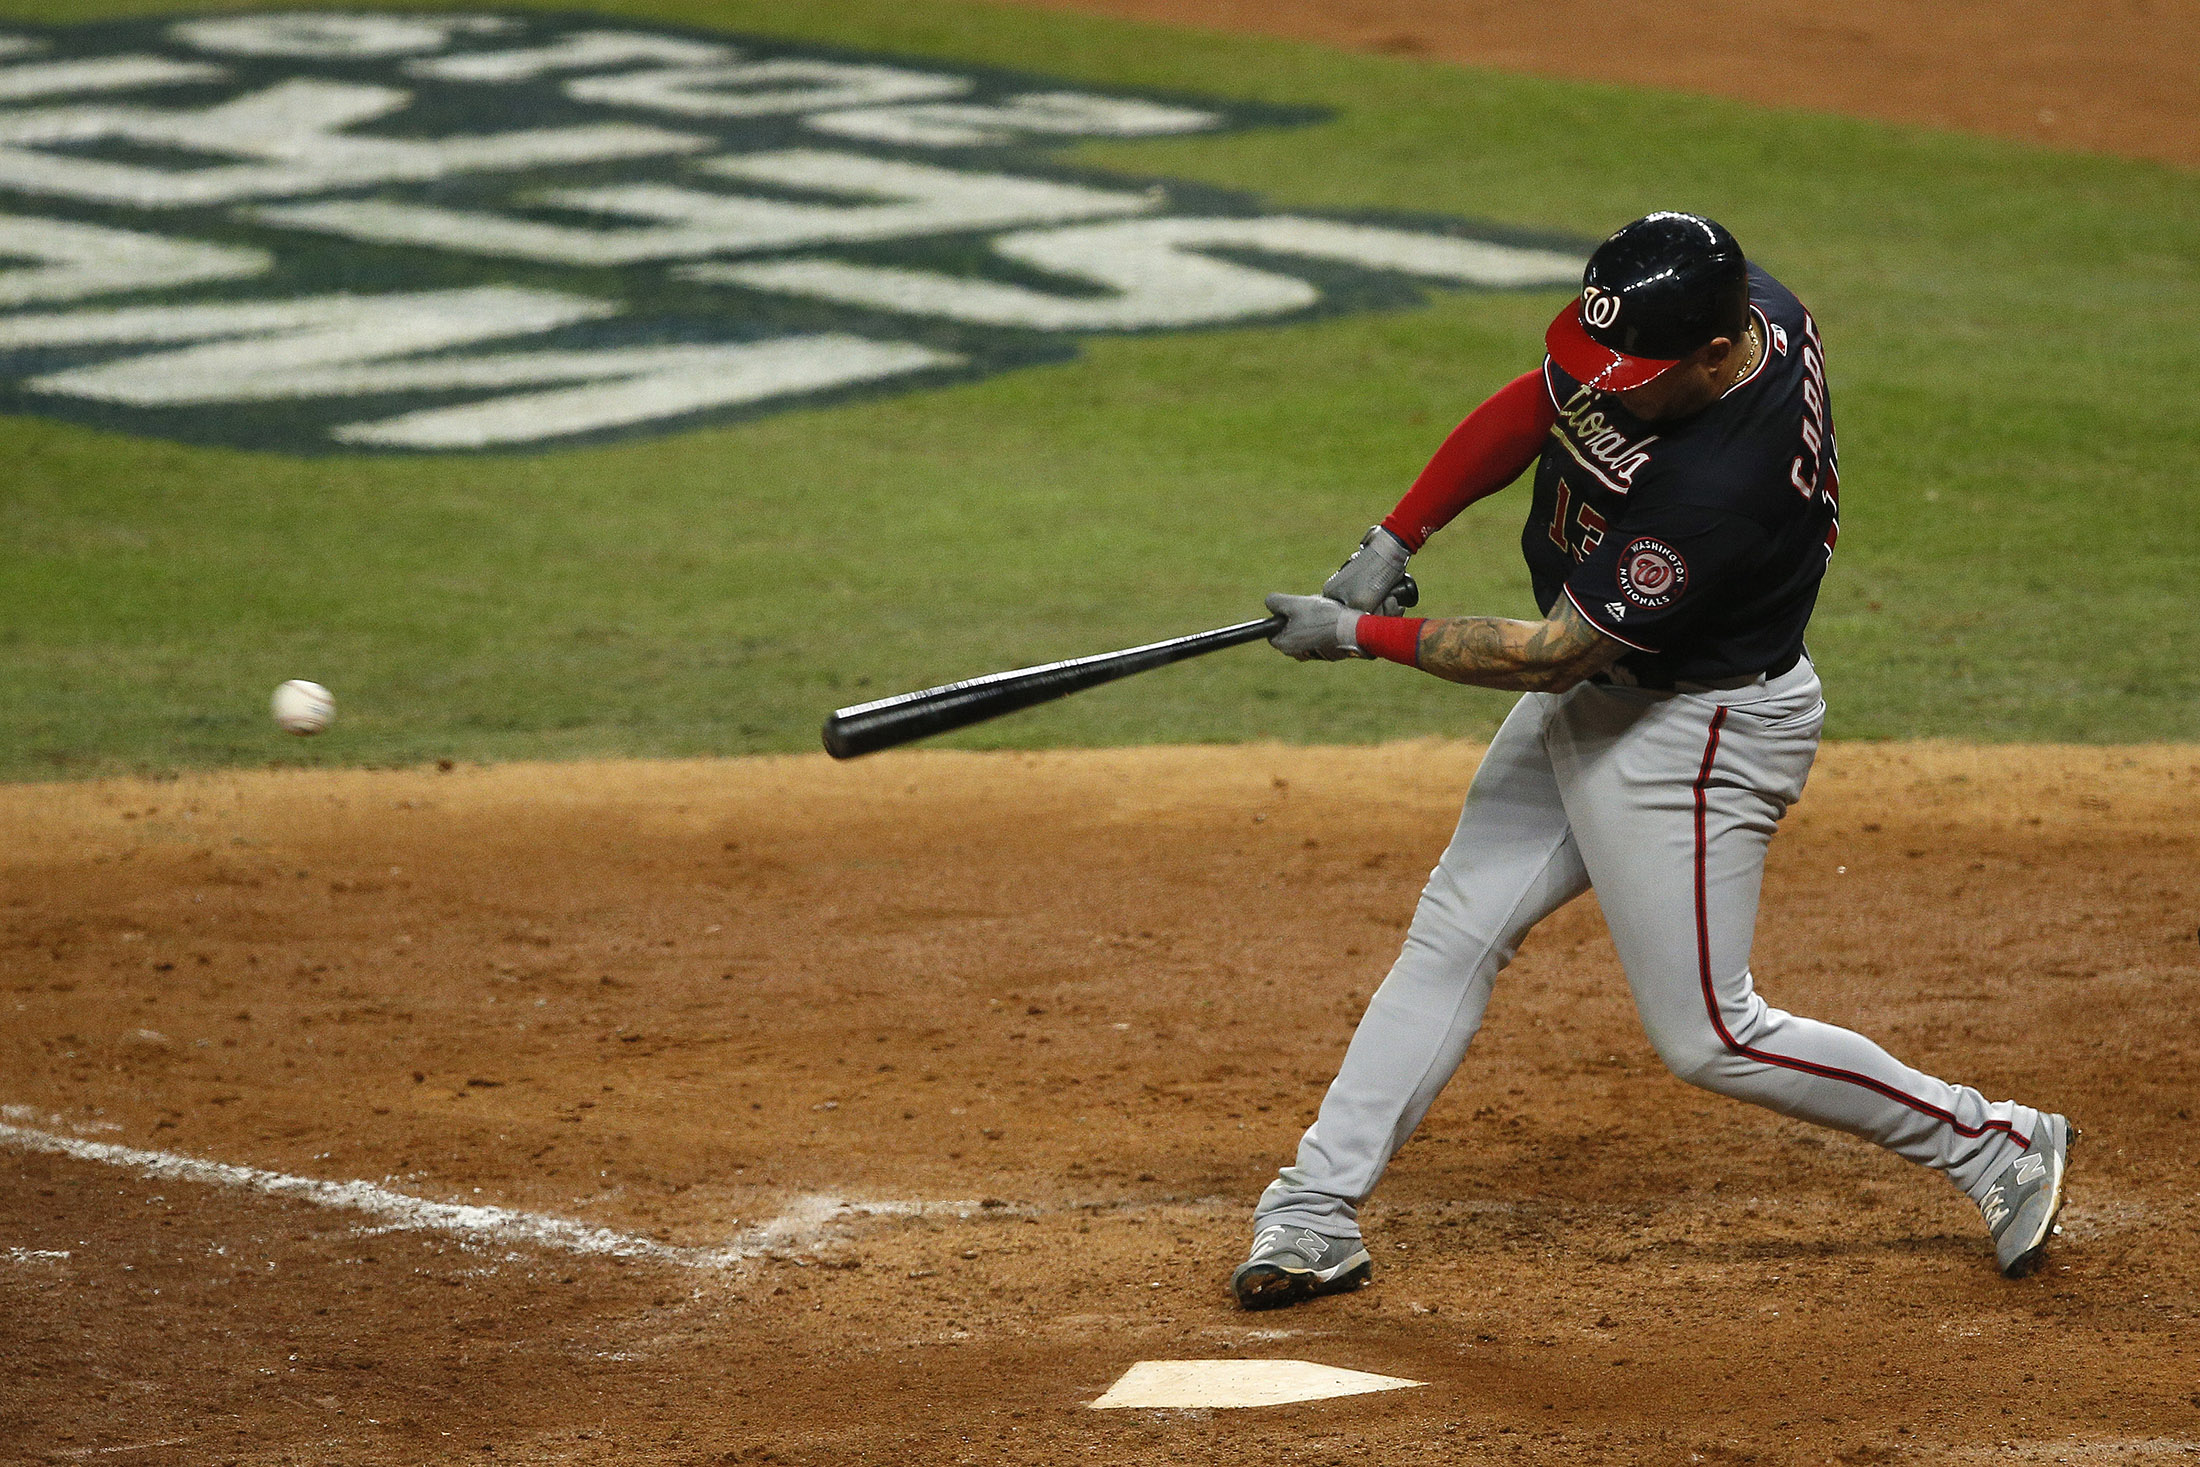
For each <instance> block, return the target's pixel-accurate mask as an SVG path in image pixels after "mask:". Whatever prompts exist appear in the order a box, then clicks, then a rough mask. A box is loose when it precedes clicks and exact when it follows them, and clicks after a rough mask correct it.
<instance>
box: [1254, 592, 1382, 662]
mask: <svg viewBox="0 0 2200 1467" xmlns="http://www.w3.org/2000/svg"><path fill="white" fill-rule="evenodd" d="M1266 605H1267V607H1268V609H1269V610H1270V611H1272V612H1274V613H1275V614H1276V615H1278V616H1282V617H1288V618H1290V620H1289V621H1288V622H1287V623H1286V624H1285V626H1284V628H1283V630H1282V631H1280V632H1277V633H1276V634H1275V635H1274V636H1272V637H1270V638H1269V639H1268V642H1269V645H1270V646H1272V647H1274V648H1275V649H1276V650H1277V651H1278V652H1281V653H1282V654H1283V655H1284V656H1286V657H1296V658H1297V659H1298V660H1299V661H1301V662H1304V661H1306V660H1307V659H1308V658H1312V657H1319V658H1320V659H1321V660H1322V661H1324V662H1342V661H1343V660H1344V659H1345V658H1347V657H1357V656H1359V655H1360V644H1359V643H1358V642H1357V641H1355V640H1353V635H1352V634H1353V632H1354V631H1355V630H1356V629H1357V628H1358V627H1359V625H1360V613H1359V612H1357V611H1354V610H1353V609H1352V608H1351V607H1349V606H1339V605H1338V604H1337V603H1336V602H1334V601H1332V600H1330V599H1329V598H1328V597H1327V596H1289V595H1286V594H1284V593H1283V592H1281V591H1278V592H1276V593H1275V594H1274V595H1272V596H1270V597H1269V598H1268V600H1267V602H1266Z"/></svg>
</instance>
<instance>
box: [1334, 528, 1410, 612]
mask: <svg viewBox="0 0 2200 1467" xmlns="http://www.w3.org/2000/svg"><path fill="white" fill-rule="evenodd" d="M1412 555H1413V552H1412V551H1410V550H1408V549H1406V542H1405V541H1403V540H1401V539H1399V538H1398V537H1397V536H1396V535H1393V534H1391V533H1390V531H1388V530H1386V529H1384V528H1383V527H1382V526H1381V525H1376V526H1374V527H1373V528H1371V529H1370V530H1369V531H1368V532H1367V533H1366V534H1365V535H1362V536H1361V537H1360V548H1359V549H1357V550H1355V551H1353V552H1352V554H1351V555H1349V556H1347V557H1346V558H1345V562H1344V564H1343V565H1340V566H1338V567H1337V573H1336V574H1335V575H1333V576H1331V577H1330V578H1329V579H1328V580H1326V581H1324V582H1322V594H1323V595H1324V596H1327V597H1328V598H1329V599H1330V600H1332V601H1335V602H1339V603H1341V604H1343V605H1345V606H1349V607H1351V608H1352V609H1353V610H1354V611H1377V612H1381V613H1382V614H1383V615H1384V616H1396V615H1397V614H1398V613H1399V612H1401V611H1403V610H1405V609H1406V608H1407V607H1409V606H1411V605H1413V604H1414V603H1415V602H1416V601H1418V600H1420V599H1421V597H1420V591H1419V588H1417V587H1416V586H1414V584H1413V577H1411V576H1409V575H1407V574H1406V561H1408V560H1409V559H1411V558H1412Z"/></svg>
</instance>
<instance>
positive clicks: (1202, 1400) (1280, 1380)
mask: <svg viewBox="0 0 2200 1467" xmlns="http://www.w3.org/2000/svg"><path fill="white" fill-rule="evenodd" d="M1426 1383H1427V1382H1425V1381H1418V1380H1401V1379H1400V1378H1399V1377H1397V1376H1395V1375H1369V1374H1368V1373H1367V1372H1366V1371H1364V1370H1340V1369H1338V1368H1337V1367H1336V1366H1334V1365H1318V1364H1316V1363H1315V1362H1314V1361H1312V1360H1141V1361H1139V1362H1138V1363H1137V1364H1136V1365H1133V1366H1132V1367H1131V1368H1130V1369H1128V1370H1126V1371H1124V1372H1123V1374H1122V1376H1121V1377H1120V1378H1119V1379H1117V1381H1116V1382H1115V1384H1114V1385H1111V1386H1109V1387H1108V1390H1107V1394H1106V1395H1103V1396H1102V1397H1101V1398H1100V1399H1099V1400H1097V1401H1094V1402H1093V1403H1092V1409H1093V1410H1095V1411H1112V1410H1117V1409H1121V1408H1124V1407H1141V1408H1144V1409H1146V1410H1149V1411H1180V1410H1185V1409H1188V1408H1192V1407H1200V1406H1282V1405H1285V1404H1287V1403H1289V1402H1292V1401H1326V1400H1328V1399H1329V1398H1330V1397H1331V1396H1364V1395H1366V1394H1367V1393H1369V1392H1370V1391H1399V1390H1404V1389H1405V1388H1406V1387H1407V1386H1417V1385H1425V1384H1426Z"/></svg>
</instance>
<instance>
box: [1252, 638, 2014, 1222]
mask: <svg viewBox="0 0 2200 1467" xmlns="http://www.w3.org/2000/svg"><path fill="white" fill-rule="evenodd" d="M1824 721H1825V703H1824V701H1823V699H1822V698H1821V697H1820V694H1819V685H1818V676H1817V673H1816V672H1815V671H1814V670H1813V669H1812V667H1811V665H1810V662H1809V660H1808V659H1807V658H1806V659H1805V660H1804V661H1802V662H1800V663H1798V664H1796V666H1795V667H1794V668H1793V669H1792V670H1790V671H1789V672H1786V673H1783V674H1782V675H1781V676H1779V677H1777V678H1775V679H1773V680H1771V681H1770V682H1769V683H1768V682H1767V681H1766V680H1764V679H1762V678H1758V679H1755V680H1753V681H1751V682H1749V683H1747V684H1745V685H1742V686H1735V687H1723V688H1704V689H1700V690H1686V689H1685V685H1684V690H1683V691H1680V692H1652V691H1649V690H1646V689H1640V688H1628V687H1618V686H1606V685H1603V684H1597V683H1583V684H1580V685H1578V686H1576V687H1575V688H1573V689H1571V690H1570V691H1568V692H1565V693H1558V694H1551V693H1529V694H1526V695H1524V696H1523V697H1522V698H1521V699H1520V701H1519V703H1518V704H1517V705H1515V706H1514V708H1513V711H1512V713H1511V715H1510V716H1509V717H1508V718H1507V719H1506V720H1505V724H1504V727H1503V728H1502V729H1500V730H1499V731H1498V735H1497V737H1496V739H1495V740H1494V741H1492V743H1491V745H1490V750H1489V753H1488V754H1487V755H1486V756H1485V757H1484V758H1483V760H1482V764H1481V767H1480V768H1479V769H1478V770H1477V771H1476V773H1475V776H1474V783H1473V785H1472V787H1471V788H1470V789H1469V790H1468V792H1467V803H1466V809H1465V811H1464V812H1463V813H1462V814H1461V815H1460V817H1459V829H1458V833H1457V834H1455V835H1454V836H1453V837H1452V841H1451V845H1450V846H1449V847H1448V848H1447V849H1446V850H1445V852H1444V855H1443V859H1442V860H1441V861H1439V862H1438V863H1437V866H1436V870H1435V871H1434V872H1433V873H1431V875H1430V877H1429V881H1428V885H1427V887H1426V888H1425V889H1423V891H1422V893H1421V901H1420V905H1419V906H1418V907H1417V908H1416V909H1415V911H1414V914H1413V924H1412V926H1411V928H1410V929H1409V930H1408V931H1407V933H1406V940H1405V948H1404V950H1403V951H1402V952H1400V953H1399V955H1398V960H1397V962H1396V963H1395V964H1393V965H1392V967H1391V970H1390V976H1389V977H1387V978H1385V979H1384V980H1383V984H1382V986H1381V987H1380V988H1379V989H1377V990H1376V992H1375V996H1374V998H1372V999H1371V1000H1369V1002H1368V1006H1367V1012H1366V1013H1365V1014H1364V1015H1362V1016H1361V1019H1360V1024H1359V1028H1358V1030H1357V1031H1355V1032H1354V1034H1353V1036H1352V1044H1351V1047H1350V1048H1349V1049H1347V1050H1346V1052H1345V1057H1344V1064H1343V1067H1342V1068H1341V1069H1340V1070H1339V1071H1338V1074H1337V1078H1336V1080H1335V1081H1334V1082H1333V1083H1332V1084H1331V1085H1330V1087H1329V1092H1328V1094H1327V1095H1326V1096H1324V1097H1323V1099H1322V1106H1321V1112H1320V1114H1319V1116H1318V1117H1317V1118H1316V1120H1315V1122H1314V1124H1313V1125H1312V1126H1310V1127H1308V1128H1307V1132H1306V1135H1305V1137H1304V1138H1303V1139H1302V1140H1301V1141H1300V1142H1299V1152H1298V1159H1297V1161H1296V1163H1295V1164H1293V1165H1291V1166H1287V1167H1285V1168H1283V1170H1282V1172H1281V1173H1280V1174H1279V1175H1278V1176H1277V1178H1276V1180H1275V1181H1274V1182H1272V1183H1270V1184H1269V1186H1268V1189H1267V1190H1266V1191H1265V1192H1263V1193H1262V1194H1261V1198H1260V1204H1259V1207H1258V1209H1257V1218H1256V1222H1255V1226H1256V1229H1257V1228H1261V1227H1268V1226H1272V1225H1274V1224H1277V1223H1285V1224H1291V1225H1294V1226H1303V1227H1308V1228H1312V1229H1314V1230H1315V1231H1316V1232H1320V1233H1326V1234H1329V1235H1331V1236H1334V1237H1352V1236H1356V1235H1357V1234H1358V1232H1359V1220H1358V1216H1359V1205H1360V1203H1361V1202H1363V1201H1364V1200H1365V1199H1366V1198H1367V1195H1368V1194H1369V1193H1370V1192H1372V1191H1373V1190H1374V1188H1375V1184H1376V1182H1377V1181H1379V1180H1380V1179H1381V1178H1382V1175H1383V1170H1384V1168H1385V1167H1387V1166H1388V1165H1389V1164H1390V1158H1391V1156H1392V1155H1393V1154H1394V1153H1395V1152H1396V1151H1397V1150H1398V1148H1399V1147H1400V1146H1403V1145H1404V1144H1405V1142H1406V1138H1407V1137H1409V1136H1411V1135H1412V1134H1413V1128H1414V1127H1415V1126H1418V1125H1419V1124H1420V1123H1421V1117H1422V1116H1424V1115H1426V1114H1427V1113H1428V1108H1429V1106H1430V1105H1431V1104H1433V1103H1434V1102H1435V1100H1436V1096H1437V1094H1438V1092H1440V1091H1441V1090H1442V1089H1443V1088H1444V1085H1445V1083H1446V1082H1447V1081H1449V1080H1450V1079H1451V1076H1452V1072H1453V1071H1454V1070H1456V1069H1458V1067H1459V1063H1460V1061H1461V1060H1462V1059H1464V1058H1465V1057H1466V1052H1467V1045H1468V1043H1469V1042H1471V1041H1472V1040H1473V1038H1474V1035H1475V1031H1476V1030H1478V1029H1479V1028H1481V1026H1482V1014H1483V1011H1484V1010H1485V1009H1486V1008H1487V1007H1488V1006H1489V1001H1490V989H1491V985H1492V983H1493V982H1494V980H1495V979H1496V977H1497V974H1498V971H1499V970H1500V969H1502V968H1503V967H1504V966H1505V965H1506V964H1507V963H1508V962H1510V961H1512V956H1513V953H1514V952H1515V951H1516V950H1517V949H1518V947H1519V945H1520V941H1521V939H1522V938H1523V937H1525V936H1526V935H1527V933H1528V929H1529V928H1531V927H1533V926H1535V924H1536V923H1538V922H1540V921H1542V920H1543V918H1545V917H1546V916H1548V915H1549V914H1550V913H1552V912H1554V911H1556V910H1557V909H1558V908H1559V907H1561V906H1563V905H1565V904H1566V903H1567V902H1569V901H1571V900H1573V899H1574V898H1575V897H1577V896H1579V895H1580V894H1581V893H1582V892H1583V891H1586V890H1588V889H1589V888H1590V887H1592V886H1593V887H1594V888H1595V889H1596V894H1597V901H1598V903H1599V904H1600V905H1601V906H1602V907H1603V909H1604V917H1605V921H1606V922H1607V924H1609V926H1610V928H1611V932H1612V942H1613V945H1614V946H1615V947H1616V948H1617V949H1618V950H1619V959H1620V963H1621V965H1622V966H1623V967H1624V968H1625V969H1626V972H1627V986H1628V987H1629V988H1630V989H1632V990H1633V992H1634V996H1635V1007H1636V1010H1637V1011H1638V1012H1639V1013H1640V1014H1641V1016H1642V1024H1643V1028H1644V1029H1645V1030H1647V1031H1648V1033H1649V1036H1650V1042H1651V1044H1652V1045H1654V1046H1655V1047H1656V1049H1657V1052H1658V1057H1659V1058H1660V1059H1662V1060H1664V1061H1665V1063H1666V1065H1667V1067H1668V1068H1670V1069H1671V1070H1672V1071H1673V1073H1674V1074H1676V1075H1678V1076H1679V1077H1680V1078H1682V1079H1683V1080H1686V1081H1688V1082H1689V1083H1691V1084H1694V1085H1700V1086H1702V1087H1703V1088H1705V1089H1707V1090H1715V1091H1717V1092H1719V1093H1720V1094H1722V1095H1731V1096H1733V1097H1734V1098H1736V1099H1737V1100H1747V1101H1750V1102H1752V1103H1754V1104H1757V1105H1762V1106H1766V1107H1769V1108H1770V1109H1772V1110H1776V1111H1778V1112H1780V1113H1781V1114H1782V1115H1787V1116H1793V1117H1795V1118H1796V1119H1798V1120H1805V1121H1810V1122H1813V1123H1815V1124H1817V1125H1821V1126H1832V1127H1834V1128H1836V1129H1838V1130H1843V1131H1847V1132H1850V1133H1852V1134H1854V1135H1857V1136H1862V1137H1864V1138H1865V1139H1866V1140H1869V1141H1876V1142H1878V1143H1879V1144H1880V1145H1881V1146H1884V1147H1886V1148H1887V1149H1888V1150H1889V1151H1892V1152H1894V1153H1895V1154H1896V1155H1898V1156H1903V1157H1906V1158H1908V1159H1909V1160H1911V1161H1914V1162H1918V1163H1920V1164H1922V1165H1924V1166H1929V1167H1932V1168H1933V1169H1935V1170H1936V1171H1939V1172H1942V1173H1943V1174H1945V1175H1946V1176H1947V1178H1948V1179H1949V1180H1950V1181H1951V1182H1953V1183H1955V1184H1956V1186H1958V1187H1959V1188H1961V1189H1963V1191H1964V1192H1965V1193H1967V1194H1970V1195H1972V1196H1973V1197H1974V1198H1975V1197H1976V1196H1977V1194H1979V1193H1981V1192H1983V1191H1984V1190H1985V1189H1986V1188H1987V1186H1989V1185H1990V1182H1991V1179H1992V1178H1993V1176H1994V1175H1995V1173H1997V1172H1998V1171H1999V1170H2000V1169H2001V1168H2002V1166H2003V1165H2004V1164H2006V1163H2007V1162H2008V1161H2009V1160H2010V1159H2011V1158H2012V1157H2014V1156H2016V1155H2017V1154H2019V1153H2020V1152H2021V1151H2023V1150H2025V1149H2028V1148H2029V1146H2030V1144H2031V1143H2030V1137H2031V1134H2032V1129H2033V1127H2034V1126H2035V1125H2036V1124H2037V1123H2038V1120H2039V1115H2038V1112H2036V1111H2034V1110H2032V1109H2031V1108H2029V1107H2027V1106H2021V1105H2017V1104H2014V1103H2012V1102H2009V1101H1997V1102H1991V1103H1989V1102H1988V1101H1987V1100H1986V1098H1985V1097H1984V1096H1982V1095H1980V1094H1979V1093H1978V1092H1977V1091H1976V1090H1972V1089H1969V1088H1967V1087H1965V1086H1961V1085H1951V1084H1949V1083H1948V1082H1947V1081H1945V1080H1937V1079H1934V1078H1933V1077H1932V1076H1931V1075H1926V1074H1922V1073H1920V1072H1918V1071H1916V1070H1913V1069H1911V1068H1909V1067H1908V1066H1907V1065H1904V1064H1902V1063H1901V1062H1900V1061H1898V1060H1896V1059H1895V1058H1894V1057H1893V1056H1891V1055H1889V1054H1888V1053H1887V1052H1886V1051H1885V1050H1883V1049H1881V1048H1880V1047H1879V1046H1878V1045H1876V1044H1874V1043H1872V1042H1871V1041H1870V1040H1869V1039H1866V1038H1864V1037H1863V1036H1862V1035H1858V1034H1852V1033H1850V1032H1849V1031H1848V1030H1846V1029H1838V1028H1835V1027H1834V1026H1833V1025H1831V1024H1821V1023H1818V1022H1817V1021H1815V1020H1812V1019H1803V1018H1797V1017H1796V1016H1795V1015H1793V1014H1788V1013H1783V1012H1781V1011H1780V1010H1779V1009H1776V1008H1773V1007H1771V1006H1770V1005H1768V1004H1767V1003H1766V1002H1765V1001H1764V1000H1763V999H1762V998H1760V997H1759V996H1758V994H1757V991H1756V987H1755V985H1754V983H1753V982H1752V981H1751V978H1750V972H1749V948H1750V941H1751V938H1752V936H1753V935H1754V932H1755V928H1756V925H1757V897H1758V891H1759V888H1760V887H1761V886H1762V884H1763V880H1764V867H1765V849H1766V847H1767V845H1768V844H1769V843H1770V842H1771V839H1772V831H1773V827H1774V826H1775V825H1776V824H1777V823H1778V821H1779V819H1780V817H1781V816H1782V815H1784V814H1785V813H1786V812H1787V808H1788V806H1789V805H1790V804H1792V803H1794V801H1795V800H1796V799H1797V798H1798V797H1799V796H1800V795H1801V794H1802V792H1803V781H1804V779H1805V777H1806V776H1807V775H1808V774H1809V772H1810V765H1811V760H1812V758H1813V757H1814V756H1815V755H1816V753H1817V750H1818V733H1819V729H1820V727H1821V726H1822V725H1823V724H1824Z"/></svg>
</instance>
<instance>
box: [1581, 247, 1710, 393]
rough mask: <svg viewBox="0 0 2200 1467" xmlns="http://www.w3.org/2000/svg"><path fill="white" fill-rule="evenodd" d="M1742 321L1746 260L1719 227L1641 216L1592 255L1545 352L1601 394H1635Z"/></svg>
mask: <svg viewBox="0 0 2200 1467" xmlns="http://www.w3.org/2000/svg"><path fill="white" fill-rule="evenodd" d="M1748 321H1749V262H1748V261H1747V260H1745V259H1743V258H1742V247H1741V246H1740V245H1739V244H1736V243H1735V242H1734V236H1733V235H1731V234H1729V233H1727V232H1726V230H1725V228H1724V227H1722V226H1721V225H1719V224H1716V223H1714V222H1713V221H1711V220H1709V219H1706V218H1704V217H1702V216H1701V215H1698V214H1676V213H1660V214H1650V215H1646V216H1645V217H1643V218H1641V219H1637V220H1636V221H1635V222H1634V223H1632V224H1629V225H1627V226H1626V227H1625V228H1623V229H1621V230H1620V231H1619V232H1618V233H1617V234H1614V235H1613V236H1612V237H1611V238H1610V239H1608V240H1606V241H1605V242H1604V243H1603V244H1600V245H1598V246H1597V249H1596V253H1595V254H1593V255H1591V256H1590V257H1589V268H1588V269H1586V270H1584V271H1583V272H1582V275H1581V296H1580V298H1579V299H1577V300H1575V301H1572V302H1570V303H1569V304H1568V305H1567V306H1566V308H1565V309H1564V310H1562V311H1560V312H1559V313H1558V318H1557V319H1556V320H1554V321H1552V322H1551V329H1550V330H1549V331H1548V332H1546V333H1544V337H1543V344H1544V346H1545V347H1546V348H1548V349H1549V351H1550V353H1551V358H1552V360H1554V361H1556V362H1557V363H1558V364H1559V366H1560V367H1562V368H1564V369H1565V370H1566V372H1567V374H1568V375H1570V376H1572V377H1573V378H1574V379H1575V380H1576V381H1579V382H1582V383H1584V384H1586V385H1588V386H1590V387H1594V388H1596V389H1597V390H1598V391H1601V392H1625V391H1627V390H1628V389H1629V388H1632V387H1640V386H1642V384H1643V383H1645V382H1648V381H1650V380H1651V379H1652V378H1654V377H1656V376H1657V375H1658V374H1660V373H1661V372H1663V371H1665V370H1666V369H1667V368H1668V367H1671V366H1673V365H1674V364H1675V363H1677V362H1679V361H1680V359H1681V358H1683V357H1685V356H1687V355H1688V354H1689V353H1690V352H1692V351H1694V350H1695V349H1696V348H1697V347H1700V346H1702V345H1703V344H1704V343H1705V342H1707V341H1710V340H1711V339H1712V338H1713V337H1717V336H1725V337H1728V338H1731V339H1736V340H1738V339H1740V336H1741V333H1742V331H1743V329H1744V328H1745V327H1746V326H1747V324H1748Z"/></svg>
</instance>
